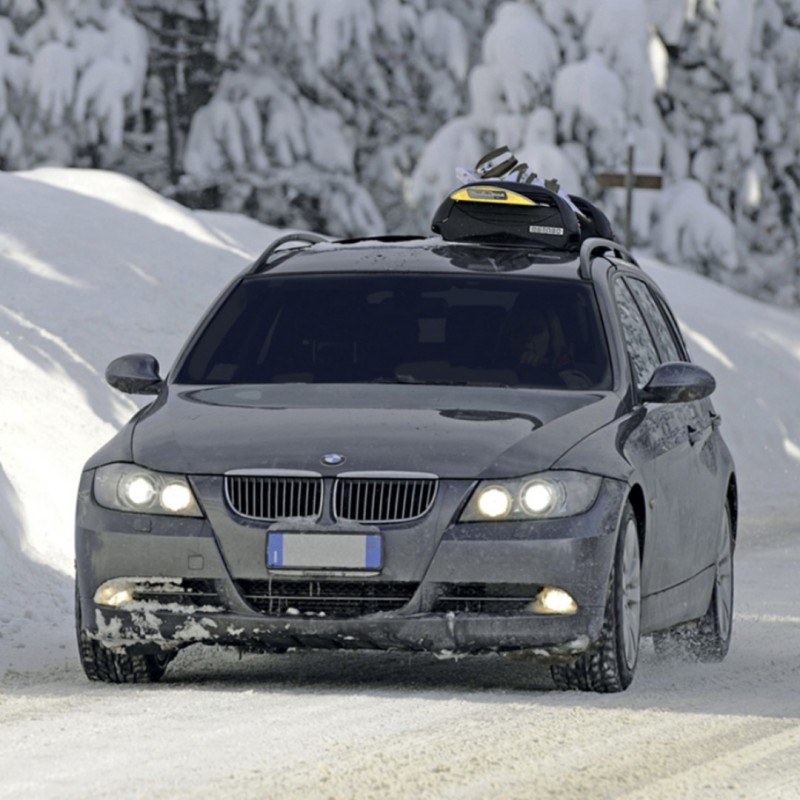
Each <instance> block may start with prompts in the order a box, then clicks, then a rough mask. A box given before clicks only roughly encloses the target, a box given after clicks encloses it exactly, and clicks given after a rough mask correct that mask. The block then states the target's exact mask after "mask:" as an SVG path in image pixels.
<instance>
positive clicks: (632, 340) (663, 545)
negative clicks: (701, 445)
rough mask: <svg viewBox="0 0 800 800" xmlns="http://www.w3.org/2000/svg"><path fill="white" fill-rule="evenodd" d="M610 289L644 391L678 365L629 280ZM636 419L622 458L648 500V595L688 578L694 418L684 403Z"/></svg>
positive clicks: (640, 409)
mask: <svg viewBox="0 0 800 800" xmlns="http://www.w3.org/2000/svg"><path fill="white" fill-rule="evenodd" d="M645 288H646V287H645ZM612 289H613V296H614V300H615V303H616V308H617V313H618V315H619V320H620V323H621V326H622V332H623V336H624V340H625V347H626V350H627V354H628V359H629V363H630V369H631V373H632V379H633V382H634V383H635V385H636V390H641V389H642V388H643V387H644V386H645V385H646V384H647V382H648V381H649V380H650V377H651V376H652V374H653V371H654V370H655V369H656V367H657V366H658V365H659V364H660V363H663V362H664V361H669V360H676V359H674V358H669V357H667V355H666V352H665V353H664V355H663V356H662V353H661V352H660V351H659V348H658V347H657V346H656V341H655V337H654V335H653V333H652V332H651V328H650V326H648V324H647V322H646V319H645V314H644V312H643V311H642V309H641V307H640V305H639V304H638V303H637V301H636V299H635V296H634V294H633V292H632V290H631V288H630V286H629V279H628V280H626V279H623V277H622V276H621V275H617V276H616V278H615V280H614V282H613V287H612ZM664 350H665V351H666V348H664ZM672 355H674V354H672ZM678 360H680V359H678ZM634 417H639V424H638V425H637V426H636V427H634V428H633V429H632V431H631V433H630V435H629V437H628V439H627V441H626V442H625V444H624V449H623V452H624V454H625V456H626V457H627V458H628V459H629V460H630V461H631V463H632V464H633V465H634V466H635V467H636V468H637V470H638V472H639V475H640V476H641V479H642V481H643V483H644V488H645V493H646V497H647V503H648V505H647V514H648V516H649V525H648V530H647V539H646V542H645V547H644V558H643V563H642V588H643V592H644V594H646V595H647V594H653V593H655V592H660V591H663V590H665V589H668V588H670V587H672V586H675V585H677V584H679V583H681V582H682V581H684V580H686V579H687V578H688V577H690V575H689V571H690V565H689V560H688V557H687V556H688V553H689V552H690V549H691V548H690V547H689V543H690V537H689V536H688V535H687V533H686V530H685V527H684V522H685V517H686V516H687V514H686V508H687V505H694V502H695V498H694V497H692V501H691V503H689V504H687V496H686V493H687V478H688V474H689V465H690V462H691V459H692V453H691V450H692V445H691V443H690V441H689V423H690V421H691V420H692V419H693V417H692V414H691V412H690V409H689V408H688V404H685V403H675V404H672V403H670V404H662V403H643V404H641V405H638V406H637V407H636V409H635V410H634Z"/></svg>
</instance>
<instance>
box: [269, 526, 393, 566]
mask: <svg viewBox="0 0 800 800" xmlns="http://www.w3.org/2000/svg"><path fill="white" fill-rule="evenodd" d="M267 566H268V567H269V568H270V569H364V570H379V569H380V568H381V566H382V552H381V535H380V534H379V533H270V534H269V535H268V537H267Z"/></svg>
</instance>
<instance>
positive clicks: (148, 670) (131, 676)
mask: <svg viewBox="0 0 800 800" xmlns="http://www.w3.org/2000/svg"><path fill="white" fill-rule="evenodd" d="M75 632H76V634H77V638H78V656H79V658H80V661H81V666H82V667H83V671H84V673H85V674H86V677H87V678H88V679H89V680H90V681H102V682H104V683H156V682H157V681H160V680H161V678H162V677H163V675H164V673H165V672H166V669H167V665H168V664H169V662H170V661H172V659H173V658H174V657H175V654H173V653H169V652H166V651H163V652H161V653H156V654H147V655H144V654H137V655H132V654H128V653H126V652H125V651H124V650H120V651H117V650H111V649H110V648H108V647H106V646H105V645H104V644H103V643H102V642H98V641H97V640H96V639H92V638H91V637H90V636H89V634H88V633H87V632H86V630H85V629H84V627H83V623H82V620H81V602H80V597H79V595H78V587H77V584H76V586H75Z"/></svg>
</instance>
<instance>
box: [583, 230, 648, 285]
mask: <svg viewBox="0 0 800 800" xmlns="http://www.w3.org/2000/svg"><path fill="white" fill-rule="evenodd" d="M609 250H610V251H611V252H612V254H613V255H614V256H615V257H616V258H619V259H620V260H622V261H626V262H627V263H629V264H632V265H633V266H634V267H639V262H638V261H637V260H636V259H635V258H634V257H633V255H632V254H631V252H630V251H629V250H628V249H627V248H625V247H623V246H622V245H621V244H620V243H619V242H612V241H611V240H610V239H601V238H600V237H598V236H593V237H592V238H591V239H586V241H584V242H583V244H581V253H580V266H579V268H578V275H580V277H581V278H583V279H584V280H587V281H588V280H589V279H590V278H591V277H592V259H593V258H594V257H595V255H596V254H599V255H605V253H607V252H608V251H609ZM599 251H602V252H599ZM639 268H640V269H641V267H639Z"/></svg>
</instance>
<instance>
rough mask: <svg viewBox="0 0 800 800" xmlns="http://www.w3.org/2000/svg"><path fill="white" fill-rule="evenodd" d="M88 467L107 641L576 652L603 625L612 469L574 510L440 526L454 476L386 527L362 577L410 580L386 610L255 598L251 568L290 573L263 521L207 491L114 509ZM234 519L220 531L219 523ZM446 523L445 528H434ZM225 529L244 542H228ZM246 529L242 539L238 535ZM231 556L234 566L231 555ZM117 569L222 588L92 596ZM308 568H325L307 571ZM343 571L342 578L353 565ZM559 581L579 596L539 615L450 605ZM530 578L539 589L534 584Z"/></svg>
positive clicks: (620, 495) (88, 536)
mask: <svg viewBox="0 0 800 800" xmlns="http://www.w3.org/2000/svg"><path fill="white" fill-rule="evenodd" d="M90 487H91V473H86V474H85V475H84V478H83V481H82V484H81V490H80V496H79V503H78V518H77V519H78V522H77V529H76V555H77V580H78V587H79V597H80V613H81V619H82V627H83V628H84V629H85V630H86V631H87V633H88V634H89V635H90V636H92V637H94V638H96V639H98V640H99V641H101V642H103V643H104V644H105V645H106V646H108V647H112V648H116V647H121V648H126V649H130V650H132V651H140V652H147V651H155V650H157V649H176V648H180V647H183V646H186V645H189V644H195V643H204V644H221V645H234V646H238V647H242V648H245V649H263V650H278V651H280V650H285V649H288V648H295V647H308V648H348V649H350V648H377V649H407V650H419V651H430V652H435V653H478V652H485V651H503V650H529V651H533V652H534V654H535V655H537V656H540V657H541V658H542V659H543V660H546V659H559V658H568V657H571V656H574V655H575V654H578V653H581V652H585V651H586V650H589V649H591V648H592V647H593V645H595V644H596V642H597V641H598V640H599V638H600V634H601V630H602V626H603V618H604V612H605V605H606V598H607V593H608V581H609V575H610V571H611V564H612V560H613V553H614V546H615V542H616V531H617V525H618V520H619V514H620V511H621V508H622V505H623V502H624V498H625V488H626V487H625V486H624V484H621V483H619V482H617V481H611V480H605V481H603V485H602V488H601V491H600V494H599V496H598V499H597V501H596V503H595V504H594V506H593V507H592V508H591V509H590V510H589V511H587V512H586V513H585V514H583V515H581V516H579V517H573V518H569V519H561V520H549V521H539V522H535V523H532V522H526V523H508V522H505V523H470V524H454V525H447V524H445V525H444V526H442V525H441V522H440V521H441V520H442V519H446V520H449V519H452V518H453V516H454V512H455V509H456V508H457V506H458V503H459V502H460V499H461V498H463V496H464V494H465V487H464V486H461V487H450V489H447V487H444V488H445V491H443V492H442V494H441V496H440V499H441V501H442V504H443V506H444V508H442V509H440V510H439V513H436V514H432V515H431V519H429V520H427V521H421V522H418V523H416V524H415V525H414V526H411V528H413V529H409V528H406V529H403V528H402V526H401V527H400V529H398V530H394V531H391V530H388V528H387V530H386V531H385V532H383V535H384V537H385V539H386V561H385V564H384V568H383V571H382V573H381V574H380V575H378V576H374V577H370V578H368V579H362V580H361V583H360V585H367V584H368V583H370V582H371V583H374V584H381V583H382V582H385V581H402V582H404V585H408V586H412V587H413V591H412V592H411V594H410V597H409V599H408V602H406V603H404V604H403V605H402V607H399V608H396V609H392V610H390V611H379V612H376V613H364V614H361V615H357V616H349V617H337V616H333V615H327V616H326V615H325V614H322V613H314V612H312V611H305V612H297V611H296V610H295V609H291V613H287V610H286V609H283V610H282V611H280V612H279V613H273V612H272V611H270V610H269V609H266V610H264V609H263V608H262V610H260V611H259V610H258V609H257V608H256V607H254V605H253V604H252V603H251V602H249V601H248V596H247V594H246V592H245V591H243V588H242V587H243V584H244V583H245V582H246V581H247V580H257V581H262V582H263V583H264V585H266V586H271V585H272V584H271V583H270V581H271V580H278V579H280V580H283V579H284V576H283V575H277V576H276V573H275V571H272V572H270V570H268V569H267V566H266V563H265V559H264V552H265V540H266V531H267V528H268V526H267V525H264V524H253V523H249V522H236V521H235V520H232V519H231V517H230V516H229V515H226V518H225V519H223V517H222V511H221V509H220V507H219V506H216V507H215V506H214V504H213V503H209V502H203V500H204V499H206V498H201V502H203V505H204V507H206V510H207V512H208V519H191V518H179V517H174V518H171V517H156V516H152V517H151V516H147V515H138V514H127V513H121V512H115V511H110V510H107V509H104V508H101V507H99V506H97V505H96V503H95V502H94V500H93V499H92V497H91V489H90ZM223 528H225V530H222V532H220V530H221V529H223ZM437 528H438V530H437ZM230 542H236V543H237V547H236V548H232V547H231V544H230ZM239 542H241V546H240V547H239V546H238V543H239ZM232 565H234V566H232ZM120 577H144V578H159V579H173V580H175V581H177V582H179V583H180V582H183V581H186V582H191V581H198V580H200V581H204V582H205V583H207V584H208V585H209V586H212V587H213V595H214V597H213V600H212V601H210V602H204V603H203V604H200V605H197V606H191V605H178V604H175V603H158V602H151V601H149V600H136V601H134V602H132V603H128V604H125V605H123V606H122V607H120V608H110V607H107V606H101V605H97V604H96V603H95V602H94V601H93V596H94V592H95V590H96V588H97V587H98V586H100V585H101V584H102V583H103V582H104V581H107V580H109V579H115V578H120ZM302 577H303V579H304V580H311V581H322V582H324V581H326V580H328V579H329V576H328V575H324V574H319V573H309V574H307V575H304V576H302ZM341 580H344V581H345V582H346V581H347V580H348V578H347V577H346V576H345V577H344V578H342V579H341ZM509 585H530V586H532V587H537V586H538V587H541V586H558V587H560V588H563V589H565V590H566V591H568V592H569V593H570V594H571V595H572V596H573V597H574V598H575V600H576V601H577V603H578V611H577V612H575V613H573V614H569V615H555V614H539V613H534V612H531V611H528V610H526V608H525V607H524V604H522V605H521V606H519V607H516V608H514V609H512V610H510V611H509V610H507V609H506V610H505V611H504V612H503V613H493V612H492V611H491V610H487V609H486V608H482V610H481V611H479V612H476V611H473V610H470V605H469V603H468V602H466V601H465V602H464V603H463V604H462V605H461V606H458V605H455V606H451V610H442V605H441V603H440V598H441V597H442V595H443V594H447V592H448V591H449V590H451V589H452V588H453V587H456V588H459V587H465V586H468V587H475V586H478V587H484V589H486V590H487V591H491V590H492V587H498V586H501V587H502V586H509ZM532 591H534V590H532Z"/></svg>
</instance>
